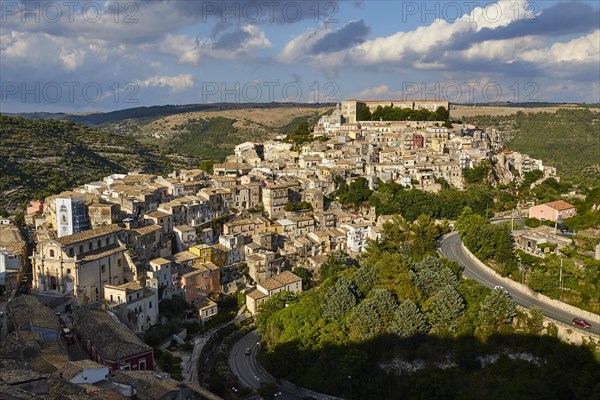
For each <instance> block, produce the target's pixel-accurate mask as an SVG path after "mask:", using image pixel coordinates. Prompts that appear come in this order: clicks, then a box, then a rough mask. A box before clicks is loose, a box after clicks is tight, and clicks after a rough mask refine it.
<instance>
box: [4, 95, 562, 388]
mask: <svg viewBox="0 0 600 400" xmlns="http://www.w3.org/2000/svg"><path fill="white" fill-rule="evenodd" d="M366 103H367V102H360V101H358V102H357V101H352V102H350V103H347V102H345V103H344V104H343V105H338V107H337V108H336V109H335V110H334V112H333V113H332V114H331V115H329V116H325V117H322V118H321V119H320V120H319V122H318V124H317V125H316V126H315V128H314V133H313V138H312V139H313V140H312V141H310V142H308V143H303V144H295V143H287V142H286V141H284V140H280V139H278V140H269V141H266V142H263V143H251V142H247V143H242V144H240V145H238V146H236V147H235V152H234V154H233V155H231V156H229V157H227V159H226V160H225V162H223V163H217V164H214V165H213V168H212V171H210V173H209V172H207V171H204V170H200V169H192V170H176V171H174V172H173V173H171V174H169V175H168V176H159V175H154V174H144V173H129V174H113V175H109V176H106V177H104V178H103V179H102V180H101V181H97V182H90V183H87V184H85V185H82V186H81V187H78V188H75V189H73V190H72V191H69V192H64V193H61V194H58V195H55V196H50V197H47V198H46V199H44V200H43V201H32V202H31V204H30V205H29V207H28V208H27V213H26V215H25V221H26V223H27V224H28V225H29V226H31V227H34V228H35V239H36V245H35V248H34V249H33V254H32V255H31V257H30V260H31V265H32V281H31V287H32V289H33V290H34V291H35V293H37V294H41V295H43V296H48V298H54V299H56V300H53V301H51V302H48V305H50V306H51V307H53V308H54V311H56V310H57V309H59V311H60V312H70V313H71V315H72V320H71V321H70V323H72V324H73V325H72V326H73V327H75V328H76V332H77V335H78V337H79V339H80V341H81V343H83V344H84V345H85V349H86V351H87V353H88V354H87V356H88V358H89V359H90V360H88V361H85V362H79V364H78V363H74V362H70V361H68V358H67V361H65V362H64V363H62V361H64V358H61V357H60V356H57V355H56V354H54V353H52V351H51V350H48V349H46V348H43V346H40V343H41V342H40V338H42V340H43V341H45V342H48V343H55V342H57V340H59V337H60V332H61V329H63V328H62V327H61V326H60V324H59V321H58V320H57V318H56V316H55V315H54V313H53V311H52V310H51V309H50V308H48V307H46V306H45V305H43V304H40V303H39V301H38V300H36V298H35V297H32V296H20V297H18V298H15V299H14V300H13V301H12V302H11V304H10V310H9V311H10V326H11V327H12V328H11V331H12V332H11V333H10V334H9V335H8V336H7V338H8V339H9V340H8V341H6V342H3V344H2V345H1V346H0V353H2V354H13V355H15V357H17V356H19V357H21V358H22V357H23V354H25V353H27V354H29V353H31V355H30V356H28V357H29V359H31V360H32V363H33V362H34V361H35V360H38V361H37V364H39V365H41V366H45V368H46V370H43V369H42V371H41V372H39V371H38V373H40V374H46V375H44V376H46V377H47V376H49V375H48V374H51V375H52V376H59V377H61V378H64V379H66V380H67V381H69V382H71V383H77V384H82V385H83V387H84V389H85V385H86V384H92V383H94V382H93V381H96V382H99V381H102V382H105V381H108V382H109V383H106V385H108V386H111V385H112V386H111V387H113V386H114V387H118V388H120V389H119V390H120V392H121V393H122V394H123V395H124V396H126V397H127V393H129V394H131V393H133V392H134V391H135V392H136V393H137V395H138V398H142V397H140V393H145V392H152V391H155V392H157V393H162V394H165V396H171V395H173V393H175V394H176V395H174V396H180V397H165V398H196V397H194V396H196V395H197V394H198V393H200V392H201V391H202V389H201V388H197V387H192V386H190V385H191V384H186V385H184V386H181V385H182V384H178V383H177V384H176V383H173V381H168V380H165V379H162V378H160V377H159V378H157V377H156V376H155V375H154V374H153V373H151V372H149V373H147V372H146V371H147V370H152V369H153V368H154V358H153V353H152V348H150V347H149V346H147V345H145V344H144V343H143V342H142V341H141V340H140V339H139V338H138V335H139V334H142V333H143V332H144V331H145V330H147V329H148V328H150V327H151V326H153V325H156V324H158V323H160V318H159V313H158V308H159V307H158V304H159V302H160V301H161V300H163V299H170V298H173V297H176V296H179V297H180V298H183V299H184V300H185V301H186V302H187V303H188V304H189V305H190V307H193V308H194V309H195V310H197V317H198V319H200V320H202V321H205V320H207V319H209V318H211V317H213V316H214V315H216V314H217V313H218V307H217V304H216V303H215V302H214V301H213V300H214V296H213V295H214V294H218V293H224V294H230V293H235V292H236V291H238V290H243V291H244V293H245V295H246V306H247V309H248V311H250V312H251V313H252V314H254V313H256V312H257V310H258V307H259V306H260V304H262V303H263V302H264V301H266V300H267V299H268V298H270V297H271V296H272V295H274V294H275V293H278V292H281V291H283V290H288V291H292V292H299V291H302V279H301V278H300V277H299V276H297V275H295V274H294V273H292V272H291V271H292V269H293V268H294V267H304V268H306V269H307V270H308V271H309V272H311V273H312V274H313V277H315V278H318V271H319V267H320V265H321V264H322V263H323V262H324V261H325V260H326V258H327V256H328V254H329V253H331V252H336V251H344V252H347V253H350V254H358V253H361V252H364V251H365V249H366V245H367V242H368V240H369V239H376V238H378V237H379V234H380V233H379V232H380V229H381V223H382V219H381V218H380V219H379V220H378V219H377V217H376V214H375V210H374V209H362V210H360V211H356V210H346V209H343V208H342V206H341V205H340V204H338V203H336V202H335V201H331V200H330V197H331V195H332V194H333V192H335V191H336V190H337V189H338V188H339V186H340V184H341V183H342V182H346V183H351V182H352V181H353V180H354V179H356V178H357V177H364V178H366V180H367V182H368V185H369V187H370V188H371V189H377V186H378V184H379V182H391V181H394V182H397V183H399V184H401V185H403V186H405V187H417V188H419V189H422V190H428V191H437V190H440V188H441V183H440V179H444V180H445V181H446V182H448V183H449V184H450V185H452V186H454V187H457V188H462V187H463V186H464V180H463V170H465V169H468V168H472V167H474V166H476V165H478V164H479V163H480V162H481V161H483V160H486V159H489V158H490V157H492V156H494V153H495V152H496V151H497V150H499V149H500V148H501V147H502V141H501V138H500V136H499V135H498V134H496V133H495V132H491V133H490V134H488V133H486V132H483V131H481V130H478V129H476V128H475V127H472V126H467V125H464V126H460V127H458V128H446V127H444V126H442V124H443V122H442V121H439V122H423V121H393V122H384V121H357V120H356V116H357V115H358V111H359V108H360V106H361V104H362V105H364V104H366ZM384 103H385V104H387V103H386V102H384ZM384 103H381V104H384ZM390 104H404V103H394V102H390ZM369 105H370V106H374V105H376V104H375V103H369ZM439 106H445V107H446V109H448V104H447V103H444V104H442V103H439V102H435V101H433V102H424V103H418V102H416V103H415V102H412V103H411V104H407V107H412V108H413V109H420V108H425V109H428V110H431V111H435V110H436V109H437V107H439ZM502 157H504V161H503V162H505V163H506V164H507V165H508V164H511V163H512V164H511V165H512V166H513V167H512V168H513V170H514V169H515V168H516V169H517V170H519V169H520V170H519V171H520V173H523V172H524V171H525V172H526V170H529V169H531V168H537V169H541V170H543V171H545V172H544V173H549V174H552V170H551V169H550V170H549V169H547V167H544V166H543V164H541V162H540V163H536V162H535V160H534V161H531V160H530V159H529V158H526V161H523V160H525V159H523V160H521V159H519V160H521V161H520V162H518V163H515V162H514V160H515V155H514V154H513V155H511V156H510V157H509V155H508V154H504V155H503V156H502ZM515 165H516V167H515ZM0 228H1V229H3V231H2V232H3V234H2V235H1V236H2V238H0V239H2V240H0V279H2V280H3V281H0V283H2V284H6V283H5V282H8V281H10V282H12V284H13V285H17V284H18V283H19V282H18V279H19V278H18V275H15V274H12V273H8V272H7V271H9V270H13V271H14V270H17V271H24V266H25V261H26V251H25V242H24V241H22V240H21V242H18V240H17V239H14V238H13V239H14V240H12V239H11V240H12V241H11V243H13V242H14V243H18V244H10V243H8V242H9V241H8V240H5V241H3V240H4V238H5V237H6V238H7V237H9V236H8V235H5V234H4V232H5V231H4V230H6V232H9V231H10V232H13V233H14V230H15V229H16V232H17V233H18V229H17V228H15V227H2V226H1V225H0ZM17 236H18V237H20V235H16V233H15V238H16V237H17ZM10 237H11V238H12V236H10ZM5 242H6V243H5ZM9 256H10V257H11V258H9ZM13 275H15V276H13ZM9 277H10V279H9ZM11 279H12V280H11ZM36 302H37V303H36ZM50 303H52V304H50ZM32 335H33V336H32ZM23 338H26V339H27V340H24V339H23ZM17 342H18V343H20V345H18V346H17V345H15V343H17ZM36 343H37V344H36ZM11 345H15V346H16V347H15V346H13V347H15V348H17V350H15V349H12V348H11V347H10V346H11ZM7 346H8V347H7ZM28 346H29V347H28ZM40 347H42V348H40ZM49 348H50V349H52V348H53V347H52V346H50V347H49ZM11 352H12V353H11ZM46 353H48V354H46ZM57 357H58V358H57ZM9 358H10V357H9ZM40 358H41V361H40ZM48 360H54V361H56V360H59V361H58V362H50V361H48ZM44 371H46V372H44ZM23 376H28V375H26V374H25V375H23ZM36 376H37V375H36ZM40 376H41V375H40ZM38 378H39V376H38V377H28V378H27V379H26V380H19V379H16V380H11V379H13V378H11V377H8V376H4V375H3V374H2V369H1V368H0V397H1V394H2V393H4V392H5V391H6V390H9V389H7V388H6V387H7V386H6V385H9V386H10V387H12V388H19V387H20V386H19V385H21V384H25V383H23V382H25V381H26V382H27V383H26V384H27V385H30V383H31V382H38V380H39V381H40V382H38V383H39V385H40V388H41V389H40V390H42V392H43V393H49V391H50V392H51V391H52V390H56V389H52V388H51V387H50V386H52V385H58V384H57V383H53V384H50V383H48V382H47V381H44V379H42V378H39V379H38ZM24 379H25V378H24ZM64 379H63V381H64ZM13 381H14V382H16V383H14V384H13V383H10V382H13ZM42 381H43V382H42ZM36 384H37V383H36ZM49 385H50V386H49ZM49 387H50V388H49ZM88 389H90V388H88ZM32 390H33V389H32ZM35 390H37V389H35ZM90 390H91V389H90ZM98 390H103V389H97V387H96V389H94V390H93V392H96V391H98ZM44 391H45V392H44ZM42 392H40V393H42ZM84 392H85V393H87V394H86V396H87V395H90V393H92V392H90V391H87V392H86V391H85V390H84ZM36 393H37V392H36ZM80 394H81V393H80ZM204 395H205V396H206V397H198V398H210V396H209V394H206V393H205V394H204ZM81 396H83V394H81ZM186 396H187V397H186ZM199 396H200V395H199ZM129 397H131V396H129ZM73 398H84V397H77V395H74V397H73ZM147 398H152V397H150V396H149V397H147Z"/></svg>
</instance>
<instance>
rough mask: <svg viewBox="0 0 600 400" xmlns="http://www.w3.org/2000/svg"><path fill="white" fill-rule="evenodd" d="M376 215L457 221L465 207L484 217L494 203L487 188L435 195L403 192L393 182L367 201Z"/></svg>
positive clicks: (447, 191)
mask: <svg viewBox="0 0 600 400" xmlns="http://www.w3.org/2000/svg"><path fill="white" fill-rule="evenodd" d="M369 202H370V203H371V204H372V205H374V206H375V208H376V211H377V214H378V215H393V214H400V215H402V216H404V218H406V219H407V220H409V221H414V220H415V219H416V218H417V217H418V216H419V215H421V214H427V215H429V216H431V217H432V218H436V219H442V218H447V219H456V218H458V216H459V215H460V214H461V212H462V210H463V208H464V207H465V206H470V207H471V208H472V209H473V211H474V212H475V213H477V214H483V215H485V211H486V208H487V207H491V206H492V205H493V203H494V199H493V191H492V189H490V188H489V187H485V186H481V185H472V186H470V187H469V188H468V189H467V190H464V191H459V190H455V189H443V190H441V191H440V192H438V193H430V192H424V191H422V190H418V189H410V190H407V189H405V188H404V187H403V186H402V185H399V184H397V183H395V182H391V183H381V184H380V185H379V188H378V189H377V191H376V192H375V193H373V195H372V196H371V197H370V199H369Z"/></svg>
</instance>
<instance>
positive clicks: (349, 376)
mask: <svg viewBox="0 0 600 400" xmlns="http://www.w3.org/2000/svg"><path fill="white" fill-rule="evenodd" d="M348 386H349V388H350V396H348V400H350V399H351V398H352V376H351V375H348Z"/></svg>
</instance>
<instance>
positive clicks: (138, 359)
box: [0, 295, 222, 400]
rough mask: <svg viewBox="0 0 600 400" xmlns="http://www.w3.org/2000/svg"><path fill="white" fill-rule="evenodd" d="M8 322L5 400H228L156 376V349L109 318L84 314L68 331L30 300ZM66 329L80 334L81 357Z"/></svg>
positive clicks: (0, 382)
mask: <svg viewBox="0 0 600 400" xmlns="http://www.w3.org/2000/svg"><path fill="white" fill-rule="evenodd" d="M6 314H7V316H6V318H7V319H8V322H7V323H8V325H9V328H10V330H11V332H10V333H9V334H8V335H5V336H4V337H3V340H2V341H1V342H0V398H2V399H19V400H29V399H31V400H34V399H41V398H44V399H45V398H50V399H67V400H121V399H123V400H125V399H146V400H171V399H190V400H219V399H220V397H218V396H215V395H214V394H212V393H210V392H209V391H207V390H206V389H204V388H202V387H200V386H198V385H195V384H193V383H191V382H186V381H176V380H174V379H172V378H171V377H170V376H168V374H162V373H158V372H155V371H154V368H155V364H154V363H155V360H154V354H153V348H152V347H150V346H148V345H147V344H145V343H144V342H143V341H142V340H140V338H139V337H138V336H137V335H135V334H134V333H133V332H132V331H131V330H129V329H128V328H127V327H126V326H125V325H123V324H122V323H120V322H118V320H117V318H116V316H115V315H114V314H112V313H110V312H107V311H106V310H103V309H99V308H96V307H81V308H78V309H77V310H76V311H75V312H73V314H72V316H71V317H70V320H69V322H68V323H66V322H65V321H64V319H61V318H59V317H57V316H56V315H55V313H54V312H53V311H52V309H51V308H50V307H47V306H46V305H44V304H42V303H40V301H39V300H38V299H37V297H35V296H29V295H22V296H18V297H16V298H14V299H12V300H11V301H10V302H9V303H8V306H7V312H6ZM66 325H68V326H71V327H73V326H74V327H76V331H77V335H78V337H79V340H80V343H81V349H80V350H79V352H82V353H81V354H80V353H79V352H78V350H75V348H76V347H74V346H69V345H65V343H68V342H65V339H66V336H67V335H71V333H68V332H70V330H69V328H66V327H65V326H66ZM221 400H222V399H221Z"/></svg>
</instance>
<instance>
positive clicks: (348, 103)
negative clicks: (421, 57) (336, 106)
mask: <svg viewBox="0 0 600 400" xmlns="http://www.w3.org/2000/svg"><path fill="white" fill-rule="evenodd" d="M367 106H368V107H369V109H370V110H371V112H373V111H375V110H376V109H377V107H379V106H381V107H387V106H392V107H395V108H410V109H411V110H423V109H425V110H428V111H435V110H437V109H438V107H444V108H445V109H446V110H449V109H450V108H449V103H448V101H446V100H344V101H342V107H341V114H342V117H343V118H344V121H343V122H346V123H350V124H353V123H355V122H357V121H356V116H357V115H358V113H359V112H360V110H361V109H363V108H364V107H367Z"/></svg>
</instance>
